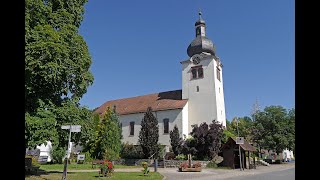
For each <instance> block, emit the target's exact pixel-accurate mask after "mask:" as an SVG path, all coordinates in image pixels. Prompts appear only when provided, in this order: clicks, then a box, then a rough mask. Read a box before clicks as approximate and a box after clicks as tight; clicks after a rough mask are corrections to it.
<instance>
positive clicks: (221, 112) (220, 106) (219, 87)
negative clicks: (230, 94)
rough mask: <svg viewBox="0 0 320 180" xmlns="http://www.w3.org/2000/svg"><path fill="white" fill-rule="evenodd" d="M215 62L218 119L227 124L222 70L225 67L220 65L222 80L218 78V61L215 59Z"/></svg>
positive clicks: (224, 124)
mask: <svg viewBox="0 0 320 180" xmlns="http://www.w3.org/2000/svg"><path fill="white" fill-rule="evenodd" d="M213 64H214V78H215V81H214V83H215V85H214V87H215V92H216V98H215V99H216V104H217V119H216V120H217V121H219V122H220V123H222V125H223V126H226V112H225V104H224V90H223V76H222V71H223V69H222V68H221V67H219V69H220V81H219V80H218V79H217V70H216V69H217V66H218V63H217V61H215V60H214V61H213Z"/></svg>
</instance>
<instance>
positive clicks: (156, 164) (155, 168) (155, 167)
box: [154, 159, 158, 172]
mask: <svg viewBox="0 0 320 180" xmlns="http://www.w3.org/2000/svg"><path fill="white" fill-rule="evenodd" d="M157 168H158V159H155V160H154V172H157Z"/></svg>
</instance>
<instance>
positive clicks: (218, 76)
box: [217, 67, 221, 81]
mask: <svg viewBox="0 0 320 180" xmlns="http://www.w3.org/2000/svg"><path fill="white" fill-rule="evenodd" d="M217 79H218V80H219V81H221V78H220V69H219V68H218V67H217Z"/></svg>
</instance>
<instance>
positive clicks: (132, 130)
mask: <svg viewBox="0 0 320 180" xmlns="http://www.w3.org/2000/svg"><path fill="white" fill-rule="evenodd" d="M130 136H134V122H133V121H132V122H130Z"/></svg>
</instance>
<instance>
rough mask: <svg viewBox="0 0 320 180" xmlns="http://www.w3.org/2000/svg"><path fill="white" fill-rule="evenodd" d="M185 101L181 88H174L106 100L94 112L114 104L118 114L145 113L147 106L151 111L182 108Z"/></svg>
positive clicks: (101, 112)
mask: <svg viewBox="0 0 320 180" xmlns="http://www.w3.org/2000/svg"><path fill="white" fill-rule="evenodd" d="M187 101H188V100H187V99H182V90H175V91H167V92H160V93H155V94H148V95H144V96H137V97H131V98H125V99H117V100H112V101H107V102H106V103H104V104H103V105H101V106H100V107H99V108H97V109H96V110H95V112H97V113H99V114H103V113H104V112H105V110H106V109H107V107H110V108H111V109H112V108H113V107H114V106H116V112H117V113H118V114H119V115H125V114H134V113H145V112H146V111H147V108H148V107H151V108H152V110H153V111H162V110H169V109H182V108H183V107H184V105H185V104H186V103H187Z"/></svg>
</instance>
